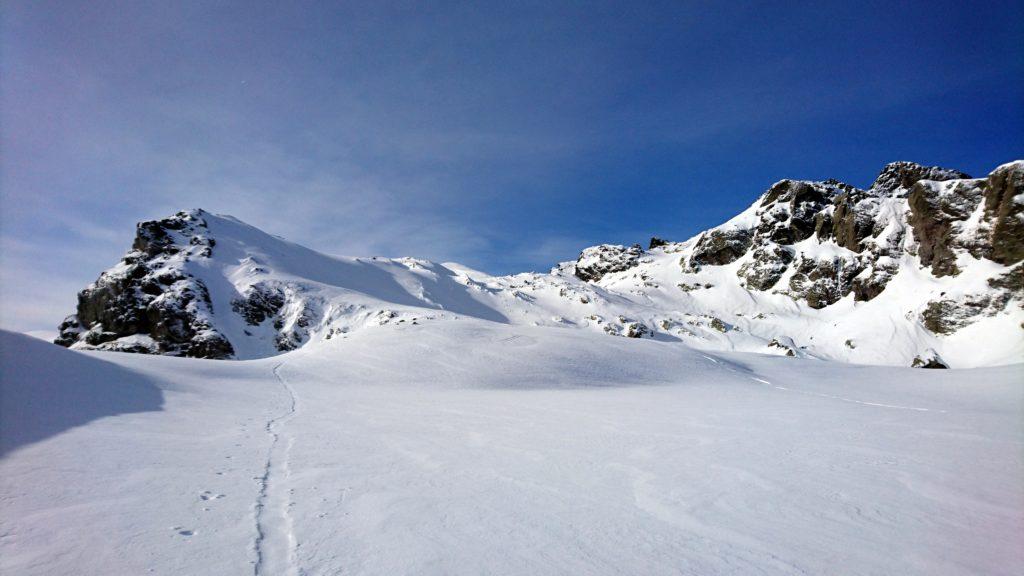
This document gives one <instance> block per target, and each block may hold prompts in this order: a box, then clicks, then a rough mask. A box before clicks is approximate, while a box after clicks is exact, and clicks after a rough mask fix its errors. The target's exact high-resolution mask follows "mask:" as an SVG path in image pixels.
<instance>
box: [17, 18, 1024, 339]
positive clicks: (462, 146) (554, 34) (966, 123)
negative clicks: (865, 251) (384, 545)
mask: <svg viewBox="0 0 1024 576" xmlns="http://www.w3.org/2000/svg"><path fill="white" fill-rule="evenodd" d="M512 4H515V5H516V7H515V8H511V7H510V6H511V5H512ZM722 4H725V3H716V2H692V3H691V2H670V3H664V4H660V3H656V2H651V3H633V2H622V3H617V4H603V3H591V2H587V3H583V2H580V3H559V2H542V3H536V4H532V3H508V2H498V3H494V4H488V3H484V2H479V3H465V4H435V5H433V6H430V7H426V6H424V5H421V4H420V3H411V2H410V3H395V4H389V3H385V2H379V1H375V2H367V3H357V2H346V3H326V2H325V3H306V2H266V3H260V2H255V1H246V2H203V3H190V2H165V3H155V2H135V1H129V2H105V1H102V0H94V1H91V2H82V3H79V2H75V1H71V0H62V1H60V2H47V1H33V2H20V1H16V0H15V1H11V2H6V3H5V4H4V7H3V13H2V22H0V26H2V28H0V64H2V69H0V74H2V78H3V80H2V82H0V126H2V131H0V134H2V136H0V193H2V199H0V248H2V250H0V258H2V277H0V290H2V292H0V325H3V326H4V327H7V328H13V329H19V330H29V329H52V328H53V327H54V326H55V325H56V323H57V322H59V321H60V319H61V318H62V317H63V316H64V315H66V314H68V313H71V312H73V309H74V302H75V293H76V292H77V291H78V290H79V289H81V288H82V287H84V286H85V285H86V284H87V283H88V282H90V281H92V280H93V279H94V278H95V277H96V276H97V275H98V273H99V272H100V271H101V270H103V269H105V268H107V267H109V266H110V265H112V264H114V263H115V262H116V261H117V259H118V258H119V257H120V256H121V255H122V254H123V253H124V251H125V250H126V249H127V248H128V246H129V244H130V242H131V239H132V234H133V232H134V223H135V222H136V221H138V220H144V219H151V218H157V217H162V216H165V215H167V214H169V213H172V212H175V211H177V210H179V209H183V208H191V207H202V208H206V209H207V210H210V211H213V212H219V213H226V214H232V215H234V216H237V217H239V218H241V219H243V220H246V221H248V222H250V223H251V224H254V225H256V226H259V227H261V228H264V229H265V230H267V231H270V232H273V233H276V234H279V235H282V236H284V237H286V238H288V239H290V240H294V241H296V242H299V243H302V244H305V245H307V246H310V247H312V248H315V249H318V250H321V251H324V252H328V253H335V254H348V255H386V256H403V255H413V256H419V257H424V258H430V259H435V260H442V261H445V260H455V261H459V262H463V263H465V264H468V265H471V266H474V267H477V268H480V269H483V270H486V271H489V272H494V273H508V272H516V271H523V270H528V269H537V270H545V269H547V268H548V267H550V266H551V265H552V264H553V263H555V262H557V261H561V260H566V259H571V258H574V257H575V256H576V254H577V253H578V251H579V249H581V248H582V247H584V246H587V245H592V244H596V243H601V242H614V243H633V242H644V241H646V239H647V238H648V237H649V236H650V235H652V234H655V235H659V236H663V237H667V238H670V239H677V240H681V239H685V238H687V237H689V236H691V235H692V234H694V233H696V232H699V231H700V230H702V229H704V228H707V227H710V226H713V225H715V224H718V223H720V222H721V221H723V220H725V219H727V218H729V217H730V216H732V215H733V214H735V213H736V212H738V211H740V210H742V209H743V208H745V207H746V206H747V205H749V204H750V202H751V201H753V199H754V198H755V197H756V196H757V195H758V194H760V193H761V192H762V191H763V190H764V189H765V188H767V187H768V186H769V185H770V184H771V183H773V182H775V181H777V180H779V179H782V178H787V177H792V178H802V179H824V178H833V177H834V178H838V179H841V180H845V181H847V182H850V183H852V184H855V185H860V186H866V185H867V184H869V183H870V182H871V180H872V179H873V177H874V176H875V174H876V173H877V172H878V170H879V169H880V168H881V166H882V165H883V164H884V163H886V162H889V161H892V160H913V161H917V162H921V163H927V164H939V165H944V166H949V167H953V168H959V169H961V170H964V171H967V172H969V173H971V174H974V175H983V174H985V173H987V172H988V171H989V170H991V169H992V168H993V167H995V166H996V165H998V164H1001V163H1003V162H1006V161H1009V160H1011V159H1015V158H1020V157H1024V144H1022V140H1024V138H1022V134H1024V104H1022V103H1024V49H1022V47H1021V46H1022V45H1024V40H1022V38H1021V32H1020V31H1021V30H1022V29H1024V8H1022V4H1021V3H1020V2H1006V3H1001V2H987V3H986V2H981V3H965V2H920V3H914V2H910V3H900V2H892V1H887V2H875V3H872V2H866V3H849V2H834V3H833V2H813V3H787V4H782V3H776V2H771V3H768V2H766V3H730V4H731V5H729V6H723V5H722Z"/></svg>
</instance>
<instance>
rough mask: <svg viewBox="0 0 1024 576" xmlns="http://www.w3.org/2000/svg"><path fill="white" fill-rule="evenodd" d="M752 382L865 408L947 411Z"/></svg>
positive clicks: (765, 381)
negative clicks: (868, 400)
mask: <svg viewBox="0 0 1024 576" xmlns="http://www.w3.org/2000/svg"><path fill="white" fill-rule="evenodd" d="M751 380H753V381H755V382H760V383H761V384H765V385H767V386H771V387H772V388H775V389H776V390H784V391H786V392H794V393H796V394H803V395H805V396H818V397H821V398H831V399H833V400H842V401H843V402H850V403H852V404H861V405H863V406H877V407H879V408H893V409H896V410H914V411H916V412H940V413H943V414H945V412H946V411H945V410H937V409H932V408H918V407H916V406H897V405H895V404H882V403H880V402H865V401H864V400H854V399H853V398H843V397H842V396H833V395H832V394H822V393H820V392H807V391H804V390H793V389H792V388H786V387H785V386H779V385H777V384H772V383H771V382H769V381H767V380H762V379H761V378H753V377H751Z"/></svg>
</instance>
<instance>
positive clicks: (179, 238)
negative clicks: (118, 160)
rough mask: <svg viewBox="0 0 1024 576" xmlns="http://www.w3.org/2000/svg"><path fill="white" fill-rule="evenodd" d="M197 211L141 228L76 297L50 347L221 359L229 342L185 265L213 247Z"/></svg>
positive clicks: (226, 354)
mask: <svg viewBox="0 0 1024 576" xmlns="http://www.w3.org/2000/svg"><path fill="white" fill-rule="evenodd" d="M205 216H207V214H206V213H205V212H203V211H202V210H191V211H186V212H179V213H177V214H175V215H174V216H172V217H170V218H165V219H163V220H152V221H147V222H140V223H139V224H138V225H137V227H136V233H135V240H134V242H133V243H132V249H131V250H130V251H129V252H128V253H127V254H125V256H124V258H122V259H121V262H120V263H118V264H117V265H116V266H114V267H113V268H111V269H109V270H107V271H105V272H103V273H102V274H100V276H99V278H97V279H96V281H95V282H93V283H92V284H90V285H89V286H88V287H86V288H85V290H82V291H81V292H79V294H78V306H77V310H76V312H75V314H72V315H71V316H68V317H67V318H65V319H64V321H63V322H62V323H61V325H60V327H59V330H60V334H59V336H58V338H57V340H56V343H57V344H61V345H63V346H76V347H86V348H96V349H101V350H117V351H124V352H146V353H156V354H173V355H181V356H198V357H204V358H226V357H230V356H232V355H233V354H234V350H233V348H232V346H231V343H230V342H229V341H228V340H227V338H226V337H224V335H223V334H221V333H220V332H218V331H217V330H216V329H215V328H214V327H213V322H212V318H211V316H212V311H213V310H212V309H213V305H212V303H211V301H210V294H209V290H208V289H207V286H206V285H205V284H204V283H203V282H202V281H201V280H200V279H198V278H195V277H194V276H193V275H191V274H189V272H188V270H187V263H188V262H189V261H191V260H194V259H205V258H209V257H210V256H212V254H213V252H212V251H213V247H214V246H215V244H216V242H215V241H214V239H213V238H211V237H210V236H209V231H208V229H207V223H206V220H205V219H204V217H205Z"/></svg>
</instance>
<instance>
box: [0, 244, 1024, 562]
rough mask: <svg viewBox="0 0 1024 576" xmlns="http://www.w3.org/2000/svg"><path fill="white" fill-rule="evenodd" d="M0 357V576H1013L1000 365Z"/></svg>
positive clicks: (666, 349)
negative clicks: (941, 368)
mask: <svg viewBox="0 0 1024 576" xmlns="http://www.w3.org/2000/svg"><path fill="white" fill-rule="evenodd" d="M268 256H270V255H268ZM0 337H2V340H0V355H2V356H0V366H2V367H3V373H2V377H0V398H2V400H3V402H0V422H2V423H3V426H4V428H3V429H2V432H3V434H2V438H4V441H5V444H4V450H5V453H4V454H3V456H2V458H0V534H3V538H0V573H4V574H20V575H25V576H33V575H54V574H79V575H83V576H88V575H94V574H97V575H98V574H104V575H105V574H159V575H172V574H173V575H177V574H190V575H204V574H210V575H214V574H216V575H218V576H222V575H225V574H253V573H255V574H257V575H260V574H265V575H275V576H276V575H285V574H310V575H315V574H340V573H346V574H395V573H404V574H480V573H488V574H567V573H576V574H579V573H586V574H622V573H631V574H632V573H643V574H705V575H716V574H834V573H842V574H852V575H856V574H879V575H880V574H907V575H916V574H920V575H942V574H964V575H966V574H993V575H999V574H1006V575H1010V574H1015V573H1018V572H1019V568H1020V566H1022V565H1024V554H1022V549H1021V547H1020V546H1019V543H1020V541H1021V540H1022V538H1024V521H1022V518H1024V515H1022V514H1021V511H1022V510H1024V484H1022V483H1021V482H1020V480H1021V478H1022V475H1024V460H1022V454H1024V450H1022V436H1021V429H1020V422H1021V420H1022V418H1024V413H1022V407H1024V378H1022V376H1024V373H1022V369H1024V368H1022V366H1021V365H1016V366H1006V367H1001V368H987V369H974V370H947V371H936V370H913V369H910V368H891V367H866V366H854V365H843V364H836V363H828V362H818V361H813V360H806V359H800V358H783V357H770V356H756V355H749V354H739V353H702V352H699V351H696V350H693V349H691V348H688V347H685V346H680V345H678V343H674V342H670V341H663V340H662V341H659V340H656V339H647V338H643V339H628V338H610V337H607V336H606V335H603V334H600V333H591V332H588V331H578V330H552V329H548V328H543V327H532V326H526V325H521V324H520V325H513V324H505V323H499V322H491V321H487V320H481V319H474V318H461V319H460V320H454V319H438V320H436V321H433V322H428V323H424V324H419V325H412V324H411V323H410V322H406V323H404V324H387V325H384V326H378V327H377V328H375V329H372V330H369V329H368V330H358V331H354V332H352V333H350V334H346V335H342V336H339V337H335V338H332V339H331V340H327V341H322V340H321V341H316V342H312V343H311V344H309V345H307V346H304V347H302V348H301V349H299V350H296V351H292V352H289V353H286V354H284V355H280V356H276V357H274V358H265V359H261V360H254V361H247V362H222V361H215V360H203V359H187V358H172V357H161V356H146V355H137V354H120V353H98V352H79V351H74V350H64V349H61V348H58V347H55V346H52V345H49V344H46V343H45V342H41V341H38V340H34V339H30V338H28V337H24V336H19V335H13V334H9V333H2V334H0ZM69 393H71V394H76V395H75V396H73V398H72V399H71V400H68V401H64V400H62V399H61V397H62V396H63V395H65V394H69ZM87 398H93V399H94V400H93V401H88V402H81V401H79V400H82V399H87ZM54 402H56V404H54ZM55 407H57V408H58V409H57V410H56V411H55V412H54V408H55ZM9 440H13V443H8V441H9ZM12 444H13V445H12Z"/></svg>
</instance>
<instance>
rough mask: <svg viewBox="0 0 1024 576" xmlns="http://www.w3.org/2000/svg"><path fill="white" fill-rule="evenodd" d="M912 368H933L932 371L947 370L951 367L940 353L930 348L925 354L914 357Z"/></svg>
mask: <svg viewBox="0 0 1024 576" xmlns="http://www.w3.org/2000/svg"><path fill="white" fill-rule="evenodd" d="M910 366H911V367H912V368H931V369H946V368H949V365H948V364H946V363H945V362H944V361H943V360H942V358H941V357H939V353H938V352H936V351H935V350H933V349H931V348H929V349H927V350H925V351H924V352H922V353H920V354H918V355H917V356H914V360H913V362H911V363H910Z"/></svg>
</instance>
